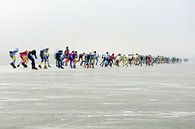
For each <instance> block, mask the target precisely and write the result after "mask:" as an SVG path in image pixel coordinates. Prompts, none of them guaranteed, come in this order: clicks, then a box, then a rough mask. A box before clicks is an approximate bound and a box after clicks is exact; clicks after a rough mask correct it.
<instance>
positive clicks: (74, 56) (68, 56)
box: [9, 46, 188, 70]
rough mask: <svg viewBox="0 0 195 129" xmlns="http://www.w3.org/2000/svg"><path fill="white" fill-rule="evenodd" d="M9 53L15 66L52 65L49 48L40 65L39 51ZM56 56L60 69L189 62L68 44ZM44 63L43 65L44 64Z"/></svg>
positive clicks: (35, 68)
mask: <svg viewBox="0 0 195 129" xmlns="http://www.w3.org/2000/svg"><path fill="white" fill-rule="evenodd" d="M17 53H19V56H20V60H21V61H20V63H19V64H16V54H17ZM9 55H10V57H11V59H12V62H11V63H10V65H11V66H12V67H13V68H17V67H20V66H23V67H24V68H27V67H28V62H29V61H30V62H31V67H32V69H33V70H38V68H40V69H42V68H44V69H47V68H48V67H51V65H50V62H49V59H50V58H51V57H50V54H49V48H44V49H42V50H40V52H39V56H40V63H39V64H38V67H36V60H37V51H36V50H31V51H28V50H26V51H23V52H19V49H15V50H12V51H9ZM54 58H55V61H56V63H55V64H56V67H58V68H59V69H64V67H66V66H69V67H70V68H74V69H75V68H76V67H77V65H79V66H82V67H84V68H94V67H95V66H97V65H100V66H101V67H113V66H117V67H120V66H123V67H124V66H127V67H128V66H133V65H135V66H142V65H144V64H145V65H146V66H153V65H154V64H174V63H182V61H185V62H187V61H188V59H184V60H183V59H181V58H177V57H165V56H152V55H150V54H149V55H140V54H128V55H125V54H120V53H119V54H115V53H109V52H106V53H105V54H102V55H99V54H98V53H97V52H96V51H93V52H89V53H85V52H83V53H78V52H77V51H74V50H73V51H70V49H69V47H68V46H67V47H66V48H65V50H58V51H57V52H56V53H55V54H54ZM100 61H101V62H100ZM42 65H43V66H42Z"/></svg>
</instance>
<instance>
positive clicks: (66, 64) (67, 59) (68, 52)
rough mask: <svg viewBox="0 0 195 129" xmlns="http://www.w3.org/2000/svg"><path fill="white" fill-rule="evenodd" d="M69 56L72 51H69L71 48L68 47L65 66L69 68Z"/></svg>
mask: <svg viewBox="0 0 195 129" xmlns="http://www.w3.org/2000/svg"><path fill="white" fill-rule="evenodd" d="M69 54H70V50H69V48H68V46H67V47H66V50H65V55H66V60H65V66H68V62H69V58H68V56H69Z"/></svg>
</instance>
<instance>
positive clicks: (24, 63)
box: [17, 50, 28, 68]
mask: <svg viewBox="0 0 195 129" xmlns="http://www.w3.org/2000/svg"><path fill="white" fill-rule="evenodd" d="M27 55H28V51H27V50H26V51H24V52H20V58H21V62H20V63H19V64H18V66H17V67H20V64H22V66H23V67H24V68H27V67H28V66H27V62H28V57H27Z"/></svg>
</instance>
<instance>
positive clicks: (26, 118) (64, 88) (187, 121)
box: [0, 64, 195, 129]
mask: <svg viewBox="0 0 195 129" xmlns="http://www.w3.org/2000/svg"><path fill="white" fill-rule="evenodd" d="M194 122H195V65H193V64H183V65H181V64H177V65H158V66H154V67H142V68H141V67H128V68H126V67H125V68H122V67H121V68H116V67H115V68H100V67H98V68H95V69H93V70H92V69H83V68H79V69H75V70H73V69H69V68H66V69H64V70H59V69H57V68H52V69H48V70H38V71H32V70H31V69H11V67H10V66H6V65H1V66H0V129H194V128H195V123H194Z"/></svg>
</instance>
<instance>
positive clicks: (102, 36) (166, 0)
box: [0, 0, 195, 57]
mask: <svg viewBox="0 0 195 129" xmlns="http://www.w3.org/2000/svg"><path fill="white" fill-rule="evenodd" d="M194 37H195V0H1V1H0V53H3V52H4V53H5V52H7V51H8V50H10V49H14V48H19V49H20V50H24V49H32V48H37V49H38V50H39V49H41V48H45V47H49V48H50V49H52V50H53V51H56V50H57V49H58V48H61V49H64V48H65V47H66V46H67V45H68V46H70V48H71V49H77V50H79V51H80V52H81V51H84V50H86V51H92V50H97V51H99V52H106V51H110V52H111V51H115V52H121V53H122V52H125V53H127V52H128V53H135V52H138V53H140V54H148V53H151V54H155V55H158V54H160V55H170V56H172V55H176V56H184V57H193V56H194V57H195V52H194V51H195V39H194Z"/></svg>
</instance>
